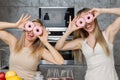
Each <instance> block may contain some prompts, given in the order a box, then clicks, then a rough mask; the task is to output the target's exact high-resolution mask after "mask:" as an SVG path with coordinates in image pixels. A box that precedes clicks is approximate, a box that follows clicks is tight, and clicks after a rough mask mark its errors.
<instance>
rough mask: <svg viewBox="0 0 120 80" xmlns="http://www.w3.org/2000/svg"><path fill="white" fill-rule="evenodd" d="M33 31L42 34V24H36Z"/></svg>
mask: <svg viewBox="0 0 120 80" xmlns="http://www.w3.org/2000/svg"><path fill="white" fill-rule="evenodd" d="M33 33H34V34H35V35H41V34H42V28H41V27H40V26H35V27H34V29H33Z"/></svg>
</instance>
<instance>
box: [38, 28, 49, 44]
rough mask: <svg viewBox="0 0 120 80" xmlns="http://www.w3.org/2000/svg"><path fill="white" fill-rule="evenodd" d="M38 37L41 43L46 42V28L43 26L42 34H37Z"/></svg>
mask: <svg viewBox="0 0 120 80" xmlns="http://www.w3.org/2000/svg"><path fill="white" fill-rule="evenodd" d="M38 38H39V39H40V40H41V42H42V43H43V44H45V43H46V42H48V31H47V30H46V28H43V33H42V35H40V36H38Z"/></svg>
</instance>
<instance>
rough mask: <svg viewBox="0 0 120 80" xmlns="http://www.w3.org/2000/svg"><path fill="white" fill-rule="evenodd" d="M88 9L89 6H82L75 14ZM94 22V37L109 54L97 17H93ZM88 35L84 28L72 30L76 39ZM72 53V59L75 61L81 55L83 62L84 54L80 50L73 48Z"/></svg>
mask: <svg viewBox="0 0 120 80" xmlns="http://www.w3.org/2000/svg"><path fill="white" fill-rule="evenodd" d="M89 10H90V9H89V8H83V9H82V10H80V11H78V13H77V16H79V15H80V14H81V13H82V12H87V11H89ZM94 22H95V39H96V42H98V43H99V44H100V45H101V46H102V48H103V50H104V51H105V53H106V55H107V56H109V55H110V51H109V49H108V46H107V43H106V41H105V39H104V37H103V35H102V31H101V30H100V28H99V25H98V21H97V19H95V20H94ZM88 36H89V34H88V32H87V31H85V30H84V29H79V30H77V31H74V33H73V39H77V38H83V39H85V38H87V37H88ZM73 55H74V59H75V60H76V61H78V60H79V57H81V59H82V62H83V63H84V55H83V53H82V50H74V51H73Z"/></svg>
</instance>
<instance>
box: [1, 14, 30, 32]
mask: <svg viewBox="0 0 120 80" xmlns="http://www.w3.org/2000/svg"><path fill="white" fill-rule="evenodd" d="M30 17H31V16H29V15H22V16H21V17H20V19H19V20H18V21H17V22H16V23H10V22H0V30H2V29H6V28H22V29H23V27H21V26H20V25H23V24H24V23H26V21H27V20H28V19H29V18H30Z"/></svg>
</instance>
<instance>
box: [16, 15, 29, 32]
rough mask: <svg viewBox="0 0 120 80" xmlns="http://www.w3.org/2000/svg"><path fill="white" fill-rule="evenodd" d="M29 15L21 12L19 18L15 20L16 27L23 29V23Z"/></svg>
mask: <svg viewBox="0 0 120 80" xmlns="http://www.w3.org/2000/svg"><path fill="white" fill-rule="evenodd" d="M30 17H31V16H30V15H28V14H26V15H24V14H22V16H21V17H20V19H19V20H18V21H17V22H16V27H17V28H20V29H23V30H25V28H24V25H25V23H26V22H27V21H28V20H29V19H30Z"/></svg>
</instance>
